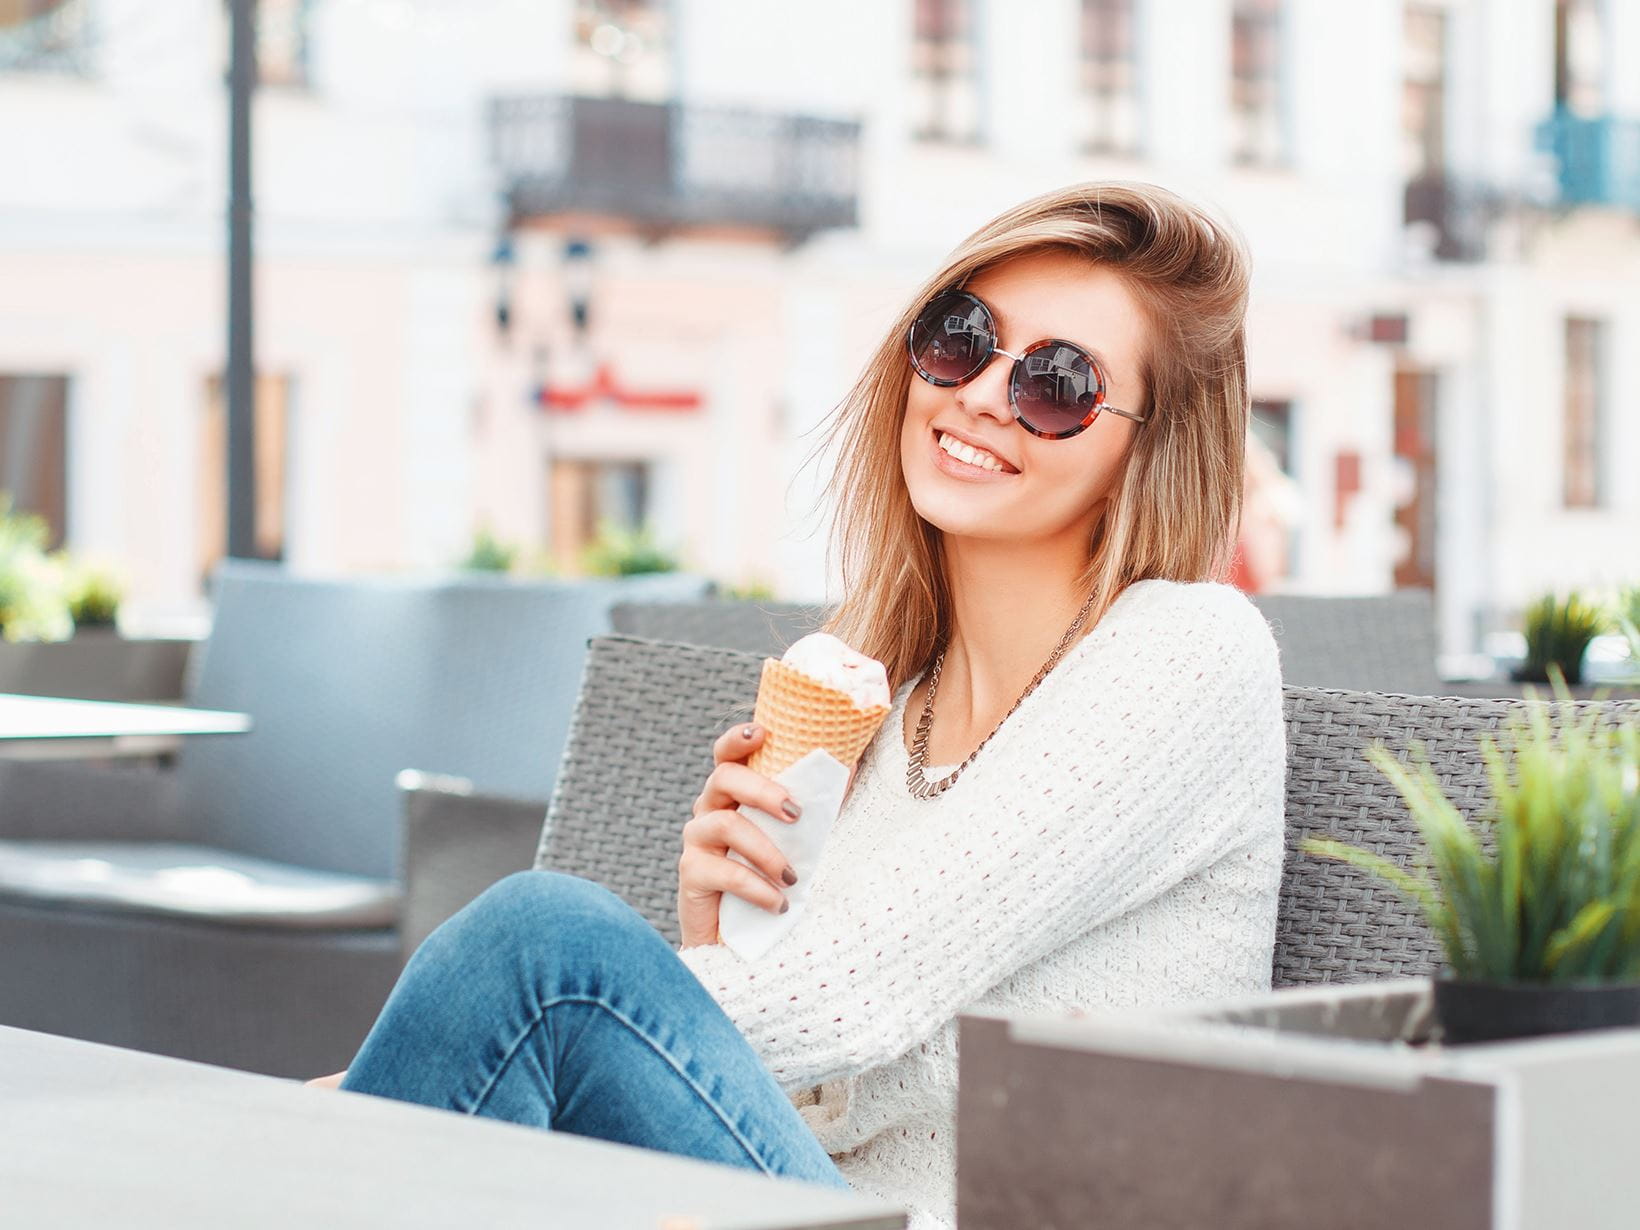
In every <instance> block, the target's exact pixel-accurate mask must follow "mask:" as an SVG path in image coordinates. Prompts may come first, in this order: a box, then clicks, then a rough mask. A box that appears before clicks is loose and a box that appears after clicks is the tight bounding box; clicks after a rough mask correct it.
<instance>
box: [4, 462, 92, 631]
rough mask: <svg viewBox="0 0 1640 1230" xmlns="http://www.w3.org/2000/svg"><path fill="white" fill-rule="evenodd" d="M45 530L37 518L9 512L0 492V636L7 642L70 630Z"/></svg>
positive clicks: (8, 502)
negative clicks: (48, 550)
mask: <svg viewBox="0 0 1640 1230" xmlns="http://www.w3.org/2000/svg"><path fill="white" fill-rule="evenodd" d="M49 537H50V529H49V527H48V526H47V525H46V523H45V520H44V519H43V518H41V517H37V516H33V515H30V514H27V513H18V512H14V511H13V510H12V502H11V496H10V495H8V494H6V493H5V492H0V636H3V637H4V638H5V639H6V640H7V641H11V642H22V641H60V640H66V639H67V638H68V637H70V636H72V635H73V633H74V619H73V616H72V615H71V614H70V612H69V607H68V600H67V594H66V593H65V589H64V585H63V577H62V562H61V560H60V559H54V558H52V557H51V556H49V555H47V554H46V549H45V547H46V542H47V540H48V538H49Z"/></svg>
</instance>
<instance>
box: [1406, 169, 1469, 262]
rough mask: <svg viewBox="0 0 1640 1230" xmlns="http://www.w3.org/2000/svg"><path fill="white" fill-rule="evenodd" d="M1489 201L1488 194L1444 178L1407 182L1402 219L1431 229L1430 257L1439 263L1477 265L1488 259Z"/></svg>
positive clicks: (1423, 176) (1429, 176)
mask: <svg viewBox="0 0 1640 1230" xmlns="http://www.w3.org/2000/svg"><path fill="white" fill-rule="evenodd" d="M1489 209H1490V201H1489V199H1488V196H1487V194H1486V193H1483V192H1481V191H1479V190H1478V189H1477V188H1475V187H1474V186H1472V185H1466V184H1462V183H1460V182H1459V181H1457V180H1454V179H1452V178H1450V177H1448V176H1445V175H1439V174H1428V175H1420V176H1418V177H1417V178H1416V179H1410V180H1408V181H1407V185H1406V192H1405V195H1404V213H1403V215H1402V216H1403V218H1404V219H1405V221H1406V223H1407V224H1408V225H1409V226H1410V225H1411V224H1413V223H1423V224H1425V225H1427V226H1428V227H1430V228H1431V231H1432V236H1431V237H1432V239H1433V241H1434V242H1433V250H1432V252H1431V255H1433V256H1434V257H1435V259H1436V260H1440V261H1478V260H1482V259H1484V258H1485V256H1486V227H1487V222H1488V217H1489Z"/></svg>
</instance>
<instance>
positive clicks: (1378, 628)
mask: <svg viewBox="0 0 1640 1230" xmlns="http://www.w3.org/2000/svg"><path fill="white" fill-rule="evenodd" d="M1253 602H1254V603H1255V604H1256V605H1257V606H1258V609H1259V610H1260V611H1261V612H1262V613H1263V615H1264V617H1265V619H1267V620H1269V621H1270V630H1271V631H1272V632H1274V633H1275V637H1276V645H1277V647H1278V648H1279V649H1280V651H1281V678H1282V682H1284V683H1286V684H1289V685H1290V686H1293V687H1303V688H1349V689H1351V690H1354V691H1362V692H1405V693H1409V694H1411V695H1415V696H1433V695H1438V694H1439V693H1440V692H1441V691H1442V690H1443V689H1442V687H1441V680H1440V675H1439V673H1438V672H1437V671H1436V669H1435V657H1436V652H1437V649H1436V637H1435V603H1434V599H1433V597H1432V596H1431V595H1430V592H1429V591H1428V590H1423V589H1409V590H1401V591H1399V592H1397V593H1393V594H1381V595H1374V596H1372V597H1361V598H1324V597H1312V596H1309V595H1302V594H1258V595H1255V596H1254V598H1253Z"/></svg>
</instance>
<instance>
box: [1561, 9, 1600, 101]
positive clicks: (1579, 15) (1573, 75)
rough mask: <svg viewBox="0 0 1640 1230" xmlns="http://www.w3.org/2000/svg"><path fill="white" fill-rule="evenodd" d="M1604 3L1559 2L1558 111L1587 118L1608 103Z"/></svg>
mask: <svg viewBox="0 0 1640 1230" xmlns="http://www.w3.org/2000/svg"><path fill="white" fill-rule="evenodd" d="M1605 47H1606V39H1605V37H1604V32H1603V31H1602V29H1601V21H1600V0H1555V109H1556V110H1559V111H1569V112H1571V113H1572V114H1573V115H1580V116H1584V117H1586V118H1593V117H1595V116H1598V115H1599V114H1600V113H1601V112H1602V111H1603V110H1604V109H1605V101H1606V53H1605Z"/></svg>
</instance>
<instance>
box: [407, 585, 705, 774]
mask: <svg viewBox="0 0 1640 1230" xmlns="http://www.w3.org/2000/svg"><path fill="white" fill-rule="evenodd" d="M709 584H710V581H709V580H708V579H707V578H705V577H702V576H699V575H695V574H682V573H655V574H646V575H641V576H634V577H622V578H604V579H596V578H595V579H590V580H578V581H553V580H543V581H537V582H529V583H522V582H519V581H517V580H512V579H507V578H499V577H483V576H470V575H469V576H465V577H461V578H457V579H452V580H448V581H446V582H444V583H442V584H440V585H438V586H437V587H436V588H435V589H434V591H433V593H432V603H433V611H434V615H433V618H434V625H435V637H436V645H437V650H436V652H435V653H434V654H433V656H432V660H431V661H430V662H429V669H430V671H431V687H430V696H429V700H430V707H429V709H428V710H427V711H426V712H425V713H424V714H423V715H422V717H423V721H422V723H421V725H420V726H419V728H418V730H417V731H416V742H415V745H414V747H413V749H412V751H411V753H410V755H411V759H410V760H408V761H407V762H406V764H405V765H402V766H400V767H401V768H403V767H414V768H417V769H422V770H426V771H429V772H434V773H447V774H452V775H455V776H458V777H465V778H467V779H468V780H470V781H471V782H472V783H473V785H474V786H475V787H476V788H477V789H478V790H481V791H484V792H486V793H491V794H501V795H511V796H514V797H522V798H532V799H545V798H549V797H550V796H551V794H552V788H553V784H554V783H555V782H556V781H557V778H558V766H559V762H560V761H561V760H562V759H563V754H564V744H565V742H566V740H567V739H568V737H569V726H570V720H571V718H572V717H573V716H574V713H575V698H576V695H577V693H578V692H579V690H580V686H581V675H582V671H583V669H584V668H585V665H586V656H587V641H588V640H589V639H590V638H592V637H594V636H601V635H605V634H607V633H608V632H609V628H610V611H611V608H612V607H613V606H614V605H616V604H617V603H619V602H620V601H622V600H624V599H625V598H626V597H627V596H628V595H630V594H632V593H634V592H636V593H640V594H644V595H646V596H667V595H672V596H676V597H678V598H680V599H683V598H693V597H695V596H697V595H699V594H700V593H701V592H703V590H704V589H705V587H706V586H708V585H709Z"/></svg>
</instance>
